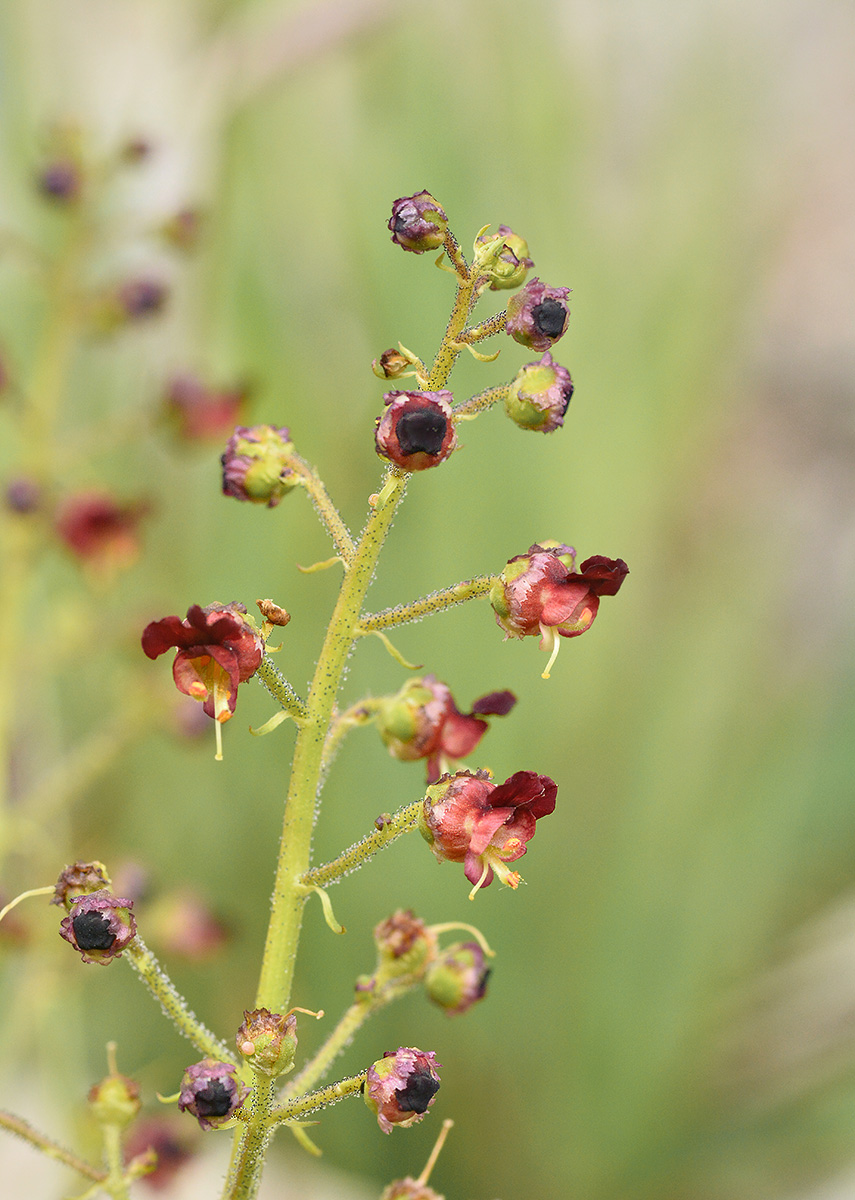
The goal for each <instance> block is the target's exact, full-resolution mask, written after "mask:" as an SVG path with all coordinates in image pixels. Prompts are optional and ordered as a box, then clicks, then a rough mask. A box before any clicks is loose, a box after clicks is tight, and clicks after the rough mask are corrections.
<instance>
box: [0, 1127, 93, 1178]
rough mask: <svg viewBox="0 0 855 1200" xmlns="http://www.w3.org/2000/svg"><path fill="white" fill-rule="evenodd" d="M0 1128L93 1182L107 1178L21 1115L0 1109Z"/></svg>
mask: <svg viewBox="0 0 855 1200" xmlns="http://www.w3.org/2000/svg"><path fill="white" fill-rule="evenodd" d="M0 1129H6V1130H8V1131H9V1133H14V1134H16V1135H17V1136H18V1137H19V1138H23V1139H24V1141H25V1142H29V1143H30V1145H31V1146H33V1147H34V1148H35V1149H36V1150H40V1151H41V1152H42V1154H46V1155H47V1156H48V1158H53V1159H55V1160H56V1161H57V1162H61V1163H62V1164H63V1165H64V1166H66V1167H71V1169H72V1171H76V1172H77V1173H78V1175H82V1176H83V1177H84V1178H85V1179H91V1180H92V1181H93V1182H94V1183H103V1182H104V1181H105V1180H106V1178H107V1173H106V1171H100V1170H99V1169H98V1168H97V1167H93V1166H90V1165H89V1163H88V1162H84V1161H83V1159H82V1158H78V1157H77V1155H76V1154H72V1152H71V1151H70V1150H66V1149H65V1147H64V1146H60V1145H59V1144H58V1143H57V1142H55V1141H54V1140H53V1139H52V1138H49V1137H45V1135H44V1134H43V1133H39V1131H38V1130H37V1129H34V1128H33V1127H32V1125H31V1124H30V1123H29V1121H25V1120H24V1119H23V1118H22V1117H16V1116H14V1115H13V1114H12V1113H8V1112H3V1111H0Z"/></svg>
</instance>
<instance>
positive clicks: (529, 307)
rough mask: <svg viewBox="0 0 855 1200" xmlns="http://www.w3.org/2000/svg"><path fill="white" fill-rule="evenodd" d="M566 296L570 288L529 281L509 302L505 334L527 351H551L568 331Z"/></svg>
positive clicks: (537, 280) (568, 318)
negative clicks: (525, 347) (553, 286)
mask: <svg viewBox="0 0 855 1200" xmlns="http://www.w3.org/2000/svg"><path fill="white" fill-rule="evenodd" d="M569 295H570V289H569V288H566V287H560V288H551V287H547V286H546V284H544V283H541V282H540V280H539V279H530V280H529V281H528V283H527V284H526V285H525V287H524V288H523V289H522V290H521V291H519V292H517V294H516V295H515V296H511V298H510V300H509V301H508V319H507V323H506V325H505V330H506V332H507V333H509V334H510V336H511V337H512V338H513V339H514V341H515V342H519V344H520V345H521V346H528V348H529V349H530V350H549V349H551V348H552V346H553V345H554V344H555V343H556V342H557V341H558V339H559V338H560V337H563V336H564V334H565V333H566V331H567V324H568V322H569V320H570V309H569V308H568V306H567V297H568V296H569Z"/></svg>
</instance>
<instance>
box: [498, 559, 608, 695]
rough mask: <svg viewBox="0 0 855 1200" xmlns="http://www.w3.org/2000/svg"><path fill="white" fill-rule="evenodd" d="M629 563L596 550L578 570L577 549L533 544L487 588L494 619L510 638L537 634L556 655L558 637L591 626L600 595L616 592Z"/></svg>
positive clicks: (576, 632) (543, 647) (567, 635)
mask: <svg viewBox="0 0 855 1200" xmlns="http://www.w3.org/2000/svg"><path fill="white" fill-rule="evenodd" d="M628 574H629V567H628V566H627V565H626V563H625V562H624V561H623V559H622V558H605V557H604V556H603V555H601V554H595V555H594V556H593V557H592V558H587V559H586V560H585V561H584V562H583V563H582V566H581V567H580V568H579V570H578V571H576V551H575V550H574V549H573V548H572V546H565V545H561V544H559V543H549V542H546V543H544V544H542V545H541V544H538V543H535V545H533V546H530V547H529V550H528V553H527V554H518V555H517V556H516V557H515V558H512V559H509V560H508V564H507V566H506V567H505V569H504V571H502V573H501V575H499V576H498V577H497V578H496V582H495V583H494V585H493V588H492V591H491V592H490V603H491V604H492V606H493V608H494V610H495V613H496V621H497V622H498V624H499V625H501V627H502V629H504V631H505V634H506V636H508V637H518V638H522V637H528V636H530V635H533V634H536V633H540V635H541V642H540V645H541V649H544V650H551V651H552V658H550V660H549V665H548V666H547V668H546V671H544V673H543V677H544V679H546V678H548V677H549V668H550V667H551V666H552V663H553V661H554V659H555V655H556V654H557V653H558V645H559V642H558V635H560V636H561V637H578V636H579V634H580V633H584V632H585V631H586V630H587V629H590V627H591V625H592V624H593V621H594V617H596V615H597V609H598V608H599V604H600V596H614V595H616V594H617V592H618V591H619V590H620V586H621V584H622V583H623V581H624V578H625V577H626V576H627V575H628Z"/></svg>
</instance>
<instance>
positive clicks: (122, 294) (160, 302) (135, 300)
mask: <svg viewBox="0 0 855 1200" xmlns="http://www.w3.org/2000/svg"><path fill="white" fill-rule="evenodd" d="M168 295H169V289H168V288H167V286H166V284H165V283H161V282H160V280H158V279H144V278H140V279H127V280H125V282H124V283H122V284H120V285H119V288H118V289H117V291H116V301H117V303H118V308H119V315H120V316H123V317H124V318H125V319H126V320H128V321H139V320H142V319H144V318H146V317H156V316H157V314H158V313H159V312H160V311H161V309H162V308H163V306H164V305H165V304H166V300H167V297H168Z"/></svg>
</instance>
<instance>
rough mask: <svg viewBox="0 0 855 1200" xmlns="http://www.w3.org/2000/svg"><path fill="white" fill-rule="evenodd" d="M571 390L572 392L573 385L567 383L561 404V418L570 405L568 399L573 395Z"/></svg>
mask: <svg viewBox="0 0 855 1200" xmlns="http://www.w3.org/2000/svg"><path fill="white" fill-rule="evenodd" d="M573 390H574V389H573V384H572V383H568V384H567V386H566V388H565V389H564V395H563V403H562V405H561V416H562V417H563V416H564V414H565V413H566V412H567V409H568V407H569V405H570V399H571V397H572V395H573Z"/></svg>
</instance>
